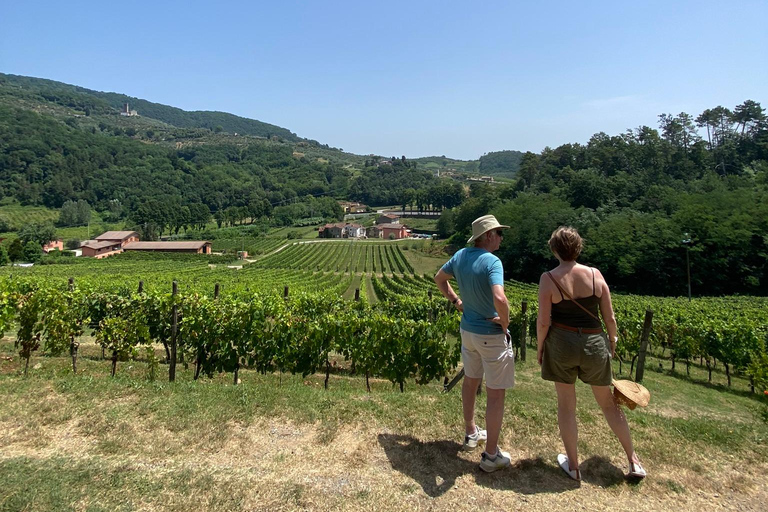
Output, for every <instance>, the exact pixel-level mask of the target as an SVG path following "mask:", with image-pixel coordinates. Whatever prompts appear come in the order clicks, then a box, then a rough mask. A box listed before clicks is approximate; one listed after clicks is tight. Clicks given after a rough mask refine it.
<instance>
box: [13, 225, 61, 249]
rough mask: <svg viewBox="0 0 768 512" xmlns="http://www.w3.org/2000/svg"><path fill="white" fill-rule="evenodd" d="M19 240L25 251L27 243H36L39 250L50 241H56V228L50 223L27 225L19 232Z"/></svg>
mask: <svg viewBox="0 0 768 512" xmlns="http://www.w3.org/2000/svg"><path fill="white" fill-rule="evenodd" d="M19 240H21V243H22V244H23V245H24V247H25V250H26V245H27V244H28V243H29V242H34V243H36V244H37V248H38V249H41V248H42V247H43V245H45V244H47V243H48V242H50V241H51V240H56V228H54V227H53V224H51V223H50V222H37V223H31V224H27V225H26V226H24V227H23V228H21V230H20V231H19Z"/></svg>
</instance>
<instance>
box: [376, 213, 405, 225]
mask: <svg viewBox="0 0 768 512" xmlns="http://www.w3.org/2000/svg"><path fill="white" fill-rule="evenodd" d="M376 224H400V216H399V215H395V214H394V213H382V214H381V215H379V218H377V219H376Z"/></svg>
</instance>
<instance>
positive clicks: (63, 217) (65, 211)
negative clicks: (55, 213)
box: [57, 199, 91, 226]
mask: <svg viewBox="0 0 768 512" xmlns="http://www.w3.org/2000/svg"><path fill="white" fill-rule="evenodd" d="M90 218H91V207H90V205H89V204H88V201H85V200H83V199H80V200H78V201H77V202H74V201H66V202H65V203H64V204H63V205H61V211H60V212H59V220H58V222H57V224H58V225H59V226H84V225H86V224H88V221H89V220H90Z"/></svg>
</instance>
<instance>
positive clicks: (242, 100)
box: [0, 0, 768, 159]
mask: <svg viewBox="0 0 768 512" xmlns="http://www.w3.org/2000/svg"><path fill="white" fill-rule="evenodd" d="M533 4H534V2H511V1H509V2H496V1H487V2H453V1H445V0H442V1H432V0H430V1H419V0H411V1H400V0H393V1H387V2H378V1H368V2H366V1H354V2H353V1H314V2H310V1H305V2H298V1H290V0H284V1H280V2H275V1H270V2H260V1H251V2H247V1H241V2H228V1H225V0H222V1H220V2H210V1H207V2H196V1H184V2H181V1H167V2H166V1H162V0H159V1H155V2H145V1H143V0H137V1H134V2H132V3H124V2H105V1H103V0H102V1H99V2H94V1H77V0H73V1H69V2H53V1H34V0H27V1H25V2H22V1H20V0H6V1H5V2H3V7H0V71H1V72H4V73H13V74H19V75H27V76H35V77H41V78H49V79H52V80H58V81H62V82H66V83H70V84H76V85H80V86H83V87H87V88H90V89H95V90H101V91H113V92H121V93H125V94H128V95H131V96H135V97H139V98H143V99H147V100H150V101H154V102H158V103H164V104H168V105H173V106H176V107H180V108H183V109H185V110H220V111H225V112H230V113H233V114H237V115H240V116H244V117H250V118H253V119H258V120H260V121H265V122H269V123H273V124H277V125H279V126H283V127H286V128H288V129H290V130H291V131H293V132H296V133H297V134H298V135H300V136H302V137H308V138H312V139H316V140H318V141H320V142H322V143H327V144H330V145H331V146H335V147H341V148H343V149H344V150H345V151H351V152H354V153H358V154H369V153H375V154H381V155H385V156H393V155H395V156H399V155H406V156H408V157H419V156H428V155H446V156H449V157H453V158H462V159H475V158H478V157H480V156H481V155H483V154H484V153H486V152H490V151H498V150H504V149H516V150H521V151H534V152H539V151H541V150H542V149H543V148H544V147H545V146H550V147H556V146H558V145H560V144H564V143H567V142H579V143H586V142H587V141H588V140H589V138H590V136H592V135H593V134H594V133H597V132H600V131H604V132H606V133H608V134H611V135H614V134H618V133H621V132H623V131H625V130H626V129H628V128H635V127H637V126H640V125H649V126H653V127H656V126H657V115H658V114H661V113H672V114H677V113H680V112H683V111H684V112H688V113H690V114H693V115H694V116H696V115H698V114H699V113H701V111H703V110H704V109H706V108H712V107H715V106H717V105H723V106H726V107H728V108H733V107H734V106H736V105H737V104H739V103H742V102H743V101H744V100H746V99H752V100H755V101H758V102H761V103H762V104H763V106H765V107H768V30H766V29H765V27H766V24H767V22H768V2H766V1H764V0H761V1H739V0H734V1H733V2H732V3H730V4H728V3H725V2H722V1H720V2H714V1H696V2H694V1H689V0H681V1H672V0H667V1H647V2H631V3H630V2H623V1H617V0H613V1H611V2H607V1H588V0H587V1H583V2H574V1H540V2H537V3H535V5H533Z"/></svg>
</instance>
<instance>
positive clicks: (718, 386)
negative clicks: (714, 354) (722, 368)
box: [646, 368, 763, 402]
mask: <svg viewBox="0 0 768 512" xmlns="http://www.w3.org/2000/svg"><path fill="white" fill-rule="evenodd" d="M646 371H652V372H654V373H658V374H661V375H665V376H667V377H672V378H674V379H677V380H680V381H683V382H687V383H688V384H693V385H696V386H701V387H703V388H707V389H713V390H715V391H720V392H723V393H729V394H731V395H735V396H740V397H744V398H751V399H752V400H756V401H758V402H761V401H762V399H763V395H762V394H760V393H757V392H755V393H753V392H752V391H751V390H749V389H736V388H735V387H733V386H731V387H728V386H727V385H725V384H722V383H719V382H718V383H712V382H709V381H707V380H701V379H697V378H694V377H691V376H690V375H688V374H686V373H685V372H684V371H683V372H680V371H678V370H672V369H658V368H647V369H646ZM723 374H724V373H723ZM735 378H736V377H735V376H734V379H735ZM739 378H742V377H740V376H739Z"/></svg>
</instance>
